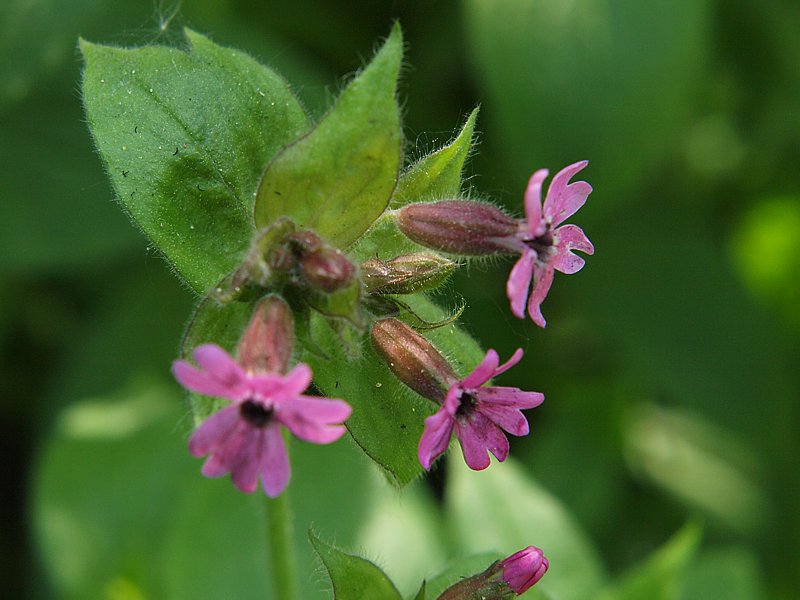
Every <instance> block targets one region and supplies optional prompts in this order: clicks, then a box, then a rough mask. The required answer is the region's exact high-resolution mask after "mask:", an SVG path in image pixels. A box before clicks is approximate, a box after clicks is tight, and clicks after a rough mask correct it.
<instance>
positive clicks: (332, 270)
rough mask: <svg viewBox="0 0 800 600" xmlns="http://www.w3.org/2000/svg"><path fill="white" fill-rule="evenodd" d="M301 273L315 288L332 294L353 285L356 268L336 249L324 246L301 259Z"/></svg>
mask: <svg viewBox="0 0 800 600" xmlns="http://www.w3.org/2000/svg"><path fill="white" fill-rule="evenodd" d="M300 271H301V272H302V274H303V277H305V279H306V281H307V282H308V283H309V285H310V286H311V287H313V288H317V289H319V290H321V291H323V292H326V293H328V294H331V293H333V292H335V291H337V290H340V289H342V288H344V287H347V286H348V285H350V283H352V281H353V277H355V274H356V268H355V266H354V265H353V263H351V262H350V260H349V259H348V258H347V257H346V256H345V255H344V254H342V253H341V252H340V251H339V250H337V249H336V248H333V247H331V246H324V247H322V248H319V249H318V250H314V251H313V252H310V253H308V254H305V255H304V256H302V257H301V259H300Z"/></svg>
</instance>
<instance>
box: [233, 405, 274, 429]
mask: <svg viewBox="0 0 800 600" xmlns="http://www.w3.org/2000/svg"><path fill="white" fill-rule="evenodd" d="M273 412H274V411H273V410H272V409H271V408H266V407H264V406H263V405H261V404H259V403H258V402H253V401H252V400H246V401H244V402H242V404H241V406H240V407H239V414H240V415H242V418H243V419H244V420H245V421H247V422H248V423H249V424H250V425H252V426H253V427H265V426H266V425H267V424H268V423H269V422H270V421H271V420H272V413H273Z"/></svg>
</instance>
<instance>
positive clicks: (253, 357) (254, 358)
mask: <svg viewBox="0 0 800 600" xmlns="http://www.w3.org/2000/svg"><path fill="white" fill-rule="evenodd" d="M293 343H294V324H293V321H292V309H291V308H289V305H288V304H286V302H285V301H284V300H283V299H282V298H280V297H279V296H275V295H271V296H267V297H266V298H264V299H263V300H261V302H259V303H258V305H257V306H256V309H255V311H254V312H253V316H252V317H250V322H249V323H248V324H247V328H246V329H245V330H244V333H243V334H242V339H241V340H240V341H239V347H238V350H237V356H238V359H239V364H241V365H242V366H243V367H244V368H245V369H247V370H248V371H250V372H254V373H255V372H266V373H286V371H287V370H288V367H289V360H290V359H291V358H292V345H293Z"/></svg>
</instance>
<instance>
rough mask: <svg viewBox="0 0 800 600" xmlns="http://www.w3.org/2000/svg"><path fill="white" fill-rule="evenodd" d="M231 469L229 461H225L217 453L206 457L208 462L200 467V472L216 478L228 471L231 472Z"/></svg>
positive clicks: (205, 475)
mask: <svg viewBox="0 0 800 600" xmlns="http://www.w3.org/2000/svg"><path fill="white" fill-rule="evenodd" d="M230 470H231V469H230V466H229V465H228V463H227V462H224V461H223V460H222V459H221V458H220V457H219V456H217V455H216V454H212V455H211V456H209V457H208V458H207V459H206V462H204V463H203V467H202V468H201V469H200V472H201V473H202V474H203V476H204V477H210V478H212V479H215V478H217V477H222V476H223V475H225V474H226V473H229V472H230Z"/></svg>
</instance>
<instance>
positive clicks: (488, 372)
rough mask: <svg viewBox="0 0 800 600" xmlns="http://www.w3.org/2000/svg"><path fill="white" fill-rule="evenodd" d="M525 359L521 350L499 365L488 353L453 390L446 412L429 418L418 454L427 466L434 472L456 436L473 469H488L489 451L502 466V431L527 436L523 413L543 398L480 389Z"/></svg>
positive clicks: (505, 449)
mask: <svg viewBox="0 0 800 600" xmlns="http://www.w3.org/2000/svg"><path fill="white" fill-rule="evenodd" d="M521 359H522V349H521V348H520V349H518V350H517V351H516V352H515V353H514V355H513V356H512V357H511V358H510V359H509V360H508V362H507V363H505V364H504V365H502V366H498V364H499V362H500V360H499V358H498V356H497V352H495V351H494V350H489V351H488V352H487V353H486V357H485V358H484V359H483V361H482V362H481V364H479V365H478V366H477V367H476V368H475V370H474V371H473V372H472V373H471V374H470V375H468V376H467V377H466V378H464V379H463V380H462V381H456V382H454V383H452V384H451V385H450V388H449V389H448V391H447V395H446V396H445V399H444V403H443V404H442V408H440V409H439V411H438V412H437V413H436V414H434V415H432V416H430V417H428V418H427V419H425V431H424V432H423V433H422V437H421V438H420V440H419V452H418V456H419V461H420V463H421V464H422V466H423V467H425V468H426V469H430V468H431V463H433V461H434V459H435V458H436V457H437V456H439V455H440V454H442V453H443V452H444V451H445V450H447V446H448V444H449V443H450V436H451V434H452V433H453V432H454V431H455V434H456V437H457V438H458V441H459V443H460V444H461V450H462V452H463V453H464V460H465V461H466V463H467V465H468V466H469V467H470V468H471V469H475V470H476V471H480V470H482V469H485V468H486V467H488V466H489V455H488V453H487V450H488V451H489V452H491V453H492V454H494V456H495V457H496V458H497V460H499V461H503V460H505V459H506V457H507V456H508V439H507V438H506V436H505V434H504V433H503V431H501V430H505V431H507V432H508V433H510V434H511V435H527V433H528V431H529V427H528V421H527V419H526V418H525V416H524V415H523V414H522V412H520V409H523V408H533V407H535V406H539V405H540V404H541V403H542V401H543V400H544V395H543V394H540V393H539V392H523V391H522V390H520V389H519V388H512V387H481V386H482V385H483V384H484V383H486V382H487V381H489V380H490V379H491V378H492V377H495V376H497V375H500V373H504V372H505V371H507V370H508V369H510V368H511V367H513V366H514V365H515V364H517V363H518V362H519V361H520V360H521Z"/></svg>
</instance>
